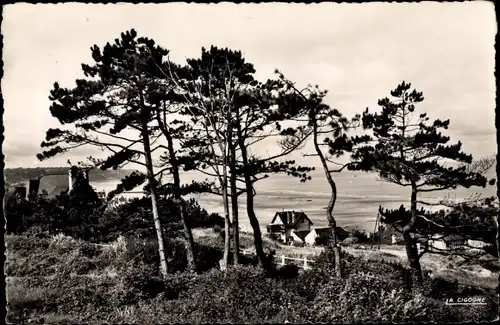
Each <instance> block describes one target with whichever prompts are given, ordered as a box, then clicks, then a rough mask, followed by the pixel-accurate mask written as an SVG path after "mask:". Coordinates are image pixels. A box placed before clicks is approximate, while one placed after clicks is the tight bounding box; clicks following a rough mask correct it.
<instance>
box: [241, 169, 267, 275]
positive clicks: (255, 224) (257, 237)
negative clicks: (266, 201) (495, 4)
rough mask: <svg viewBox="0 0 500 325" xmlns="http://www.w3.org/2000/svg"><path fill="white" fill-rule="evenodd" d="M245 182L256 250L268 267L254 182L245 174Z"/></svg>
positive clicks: (264, 264)
mask: <svg viewBox="0 0 500 325" xmlns="http://www.w3.org/2000/svg"><path fill="white" fill-rule="evenodd" d="M245 183H246V190H247V193H246V194H247V214H248V219H249V220H250V225H251V226H252V230H253V240H254V245H255V252H256V254H257V257H258V259H259V263H260V265H261V266H262V267H263V268H264V269H267V268H268V267H269V261H268V260H267V257H266V254H265V253H264V245H263V242H262V233H261V231H260V225H259V220H258V219H257V216H256V215H255V210H254V208H253V205H254V200H253V184H252V182H251V179H250V177H247V176H246V175H245Z"/></svg>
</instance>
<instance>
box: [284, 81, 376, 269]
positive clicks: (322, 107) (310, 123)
mask: <svg viewBox="0 0 500 325" xmlns="http://www.w3.org/2000/svg"><path fill="white" fill-rule="evenodd" d="M277 73H278V74H279V76H280V81H281V82H283V83H284V85H286V86H288V87H289V88H291V89H292V90H293V92H292V94H293V95H295V96H297V98H295V99H294V104H295V105H297V106H298V107H304V108H305V110H306V114H304V115H305V117H302V116H300V117H299V119H300V118H303V119H305V120H306V121H307V127H308V128H309V130H310V132H309V133H310V134H311V137H312V140H313V144H314V151H315V154H313V156H317V157H318V158H319V161H320V162H321V166H322V168H323V171H324V173H325V177H326V180H327V182H328V185H329V186H330V191H331V196H330V201H329V202H328V206H327V208H326V219H327V220H328V226H329V228H330V234H329V238H328V242H327V246H328V247H329V248H330V249H332V250H333V251H334V253H335V266H336V267H335V274H336V276H337V277H338V278H340V277H342V270H341V265H342V263H341V260H340V256H341V254H340V245H339V244H340V243H337V235H336V229H337V222H336V220H335V218H334V217H333V209H334V207H335V203H336V201H337V194H338V193H337V184H336V183H335V180H334V179H333V177H332V174H334V173H340V172H342V170H344V169H345V168H346V167H348V166H349V163H346V164H340V163H338V162H336V161H335V159H338V158H340V157H341V156H342V155H344V154H345V153H347V152H351V151H352V150H353V148H354V147H355V146H356V145H357V144H359V143H362V142H363V141H365V140H366V137H361V138H360V137H349V136H347V131H348V130H349V129H353V128H355V127H357V125H358V124H359V123H358V122H359V119H360V116H359V115H357V116H355V117H354V118H353V119H352V120H349V119H347V118H345V117H344V116H343V115H342V113H340V112H339V111H338V110H337V109H333V108H331V107H330V106H328V105H326V104H325V103H324V102H323V98H324V97H325V96H326V94H327V91H326V90H325V91H319V90H318V87H316V88H315V89H311V87H309V88H306V89H305V90H299V89H297V87H296V86H295V85H294V84H293V83H292V82H291V81H290V80H288V79H286V78H285V77H284V75H283V74H281V73H280V72H277ZM321 137H324V138H323V143H321V142H320V139H321ZM292 142H293V139H292ZM285 143H286V142H285ZM325 147H326V149H327V150H325V149H324V148H325ZM310 156H311V155H310ZM334 166H335V167H334Z"/></svg>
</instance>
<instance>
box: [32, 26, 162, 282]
mask: <svg viewBox="0 0 500 325" xmlns="http://www.w3.org/2000/svg"><path fill="white" fill-rule="evenodd" d="M91 51H92V58H93V60H94V62H95V63H94V64H93V65H88V64H82V70H83V72H84V74H85V77H86V78H85V79H77V80H76V87H73V88H62V87H60V86H59V84H58V83H57V82H56V83H55V84H54V88H53V89H52V90H51V92H50V97H49V98H50V100H51V101H52V105H51V107H50V112H51V114H52V116H54V117H55V118H57V119H58V120H59V122H60V123H61V124H62V125H69V126H70V127H68V128H66V129H49V130H48V131H47V134H46V140H45V141H44V142H43V143H42V144H41V146H42V147H44V148H49V149H48V150H46V151H44V152H43V153H40V154H38V155H37V157H38V158H39V159H40V160H43V159H47V158H50V157H53V156H56V155H58V154H62V153H64V152H67V151H70V150H72V149H74V148H78V147H82V146H95V147H98V148H101V149H103V150H106V151H108V152H109V153H110V155H109V156H108V157H107V158H106V159H95V158H92V157H89V160H90V162H91V163H93V164H94V165H95V166H99V167H100V168H101V169H108V168H114V169H116V168H120V167H123V166H124V165H126V164H129V163H134V164H138V165H140V166H142V167H143V168H145V170H146V176H145V179H146V180H147V182H148V187H149V192H150V198H151V201H152V210H153V219H154V222H155V228H156V233H157V238H158V247H159V258H160V270H161V272H162V274H163V275H164V276H165V275H166V274H167V272H168V266H167V259H166V257H165V248H164V240H163V233H162V226H161V222H160V219H159V216H158V207H157V201H158V196H157V185H158V182H157V180H156V177H157V174H156V173H155V170H154V166H153V153H154V152H155V151H156V150H158V149H160V147H158V146H154V145H153V144H154V143H155V142H156V140H157V139H158V137H159V136H160V135H161V130H160V129H159V127H158V124H157V123H156V118H155V117H156V107H155V106H154V105H152V104H151V103H150V102H149V99H148V94H150V93H152V92H153V91H154V90H157V88H158V87H159V85H158V82H157V79H158V78H160V77H162V75H161V73H160V71H159V69H158V68H157V66H156V65H155V64H154V62H153V61H152V60H151V57H154V58H156V59H157V60H160V61H161V58H163V57H164V56H166V55H167V54H168V51H167V50H165V49H163V48H161V47H159V46H156V45H155V43H154V41H152V40H150V39H146V38H137V33H136V32H135V30H131V31H128V32H126V33H122V34H121V38H119V39H116V40H115V42H114V44H110V43H107V44H106V45H105V46H104V47H103V49H102V50H101V49H100V48H99V47H98V46H97V45H94V46H93V47H92V48H91Z"/></svg>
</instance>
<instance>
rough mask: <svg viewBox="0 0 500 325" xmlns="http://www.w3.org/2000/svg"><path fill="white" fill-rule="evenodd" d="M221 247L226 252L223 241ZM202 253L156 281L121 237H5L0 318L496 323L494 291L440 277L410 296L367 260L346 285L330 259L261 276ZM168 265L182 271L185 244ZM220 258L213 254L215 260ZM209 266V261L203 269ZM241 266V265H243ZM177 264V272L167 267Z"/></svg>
mask: <svg viewBox="0 0 500 325" xmlns="http://www.w3.org/2000/svg"><path fill="white" fill-rule="evenodd" d="M220 244H222V245H223V243H222V242H220ZM220 244H219V246H214V247H207V246H203V248H201V247H200V249H199V250H198V251H199V252H200V254H201V255H200V257H199V261H200V262H201V261H204V263H206V264H211V265H206V266H205V267H204V269H205V270H207V269H208V268H209V267H216V268H214V269H211V270H207V271H205V272H203V273H200V274H193V273H176V274H170V275H168V277H167V278H165V279H163V278H162V277H161V274H160V272H159V269H158V266H157V264H156V262H155V261H156V259H155V258H152V257H154V256H153V255H152V254H151V253H152V252H151V250H156V249H157V246H156V245H155V244H146V245H143V244H133V243H132V242H131V241H130V240H125V239H124V237H120V238H119V239H117V240H116V241H114V242H110V243H108V244H104V245H103V244H91V243H88V242H84V241H81V240H75V239H73V238H71V237H67V236H64V235H55V236H50V235H44V234H43V233H39V234H38V235H37V236H34V237H27V236H25V235H21V236H18V235H8V236H7V237H6V245H7V261H6V272H7V275H8V280H7V281H8V286H7V298H8V315H7V317H8V318H7V320H8V321H9V322H15V323H26V322H28V321H31V322H41V321H42V319H43V321H44V322H46V323H102V322H106V323H190V324H191V323H194V324H198V323H220V322H231V323H245V324H254V323H255V324H257V323H262V322H271V323H283V322H285V321H288V322H290V323H306V322H312V323H321V322H333V323H362V322H368V321H376V322H465V321H488V320H492V319H493V318H494V317H495V312H496V308H497V306H496V300H495V299H494V293H492V292H491V291H487V290H484V289H480V288H473V287H470V286H464V285H460V284H458V283H456V282H449V281H447V280H446V279H442V278H434V279H426V281H425V282H424V284H423V288H422V293H421V294H419V295H417V296H414V295H412V294H411V293H410V292H409V291H408V290H407V289H405V286H404V282H403V279H404V277H403V276H404V273H405V268H404V267H403V266H401V265H400V264H397V263H392V264H387V263H384V262H383V261H377V262H375V261H372V262H370V263H367V261H366V260H364V259H363V258H360V257H354V256H352V255H349V254H347V253H343V258H342V261H343V263H344V265H343V270H344V279H342V280H339V279H337V278H335V277H332V276H330V275H331V274H332V272H333V269H332V267H333V264H332V262H333V259H334V257H333V255H332V253H329V252H326V253H322V254H321V255H320V256H318V257H317V259H316V264H315V266H314V268H313V269H312V270H310V271H308V272H305V273H300V274H298V273H297V270H296V269H293V267H290V268H285V269H282V270H281V271H272V270H268V271H267V272H266V271H263V270H261V269H258V268H254V267H253V266H251V265H247V266H245V265H241V266H237V267H230V268H229V269H228V271H227V272H225V273H224V272H221V271H219V270H217V266H216V264H218V261H219V259H220V257H221V254H222V249H223V246H222V245H220ZM175 247H176V248H175V249H174V250H175V252H174V251H172V255H171V256H172V259H171V260H170V265H171V267H172V268H175V269H178V270H181V269H183V267H185V266H186V264H187V263H186V259H185V254H183V252H182V250H183V247H184V246H183V245H177V246H175ZM214 252H217V254H214ZM209 262H211V263H209ZM242 264H245V262H244V261H242ZM174 266H175V267H174ZM464 295H467V296H471V295H480V296H486V297H488V298H487V299H488V304H487V305H484V306H461V308H456V307H454V306H447V305H446V304H444V300H445V299H446V298H447V297H456V296H464Z"/></svg>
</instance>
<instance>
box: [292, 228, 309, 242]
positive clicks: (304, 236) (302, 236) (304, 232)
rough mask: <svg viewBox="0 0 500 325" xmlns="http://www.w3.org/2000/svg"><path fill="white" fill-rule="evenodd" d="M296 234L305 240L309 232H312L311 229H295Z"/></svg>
mask: <svg viewBox="0 0 500 325" xmlns="http://www.w3.org/2000/svg"><path fill="white" fill-rule="evenodd" d="M293 233H294V234H295V235H297V237H299V238H300V239H302V240H304V239H305V238H306V236H307V234H309V233H310V231H309V230H301V231H294V232H293Z"/></svg>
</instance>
